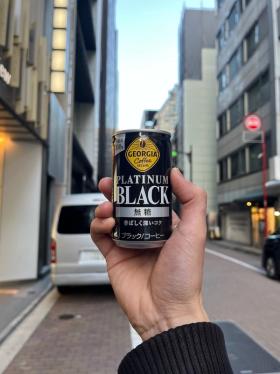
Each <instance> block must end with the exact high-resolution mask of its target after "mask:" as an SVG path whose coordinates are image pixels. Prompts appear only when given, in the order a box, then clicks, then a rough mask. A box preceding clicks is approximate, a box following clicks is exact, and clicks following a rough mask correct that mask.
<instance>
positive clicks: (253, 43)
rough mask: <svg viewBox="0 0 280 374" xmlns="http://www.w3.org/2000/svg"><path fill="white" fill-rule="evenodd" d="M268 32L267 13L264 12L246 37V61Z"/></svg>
mask: <svg viewBox="0 0 280 374" xmlns="http://www.w3.org/2000/svg"><path fill="white" fill-rule="evenodd" d="M267 32H268V19H267V11H265V12H264V13H263V14H262V15H261V16H260V19H259V20H258V22H257V23H256V24H255V25H254V26H253V27H252V28H251V30H250V31H249V33H248V35H247V37H246V43H247V54H248V60H249V59H250V58H251V57H252V56H253V54H254V53H255V51H256V49H257V48H258V46H259V44H260V43H261V42H262V41H263V39H264V38H265V37H266V35H267Z"/></svg>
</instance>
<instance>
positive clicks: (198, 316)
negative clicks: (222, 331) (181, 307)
mask: <svg viewBox="0 0 280 374" xmlns="http://www.w3.org/2000/svg"><path fill="white" fill-rule="evenodd" d="M199 322H209V318H208V316H207V313H206V311H205V310H204V308H200V310H197V311H196V312H194V313H191V314H190V313H187V314H176V315H175V314H174V315H172V316H165V317H164V316H162V317H161V318H159V319H158V320H157V321H155V322H154V324H153V325H152V326H151V327H150V328H147V329H145V330H144V331H141V332H139V334H140V336H141V338H142V340H143V341H145V340H148V339H150V338H152V337H153V336H155V335H158V334H161V333H162V332H164V331H168V330H170V329H174V328H176V327H179V326H184V325H190V324H192V323H199Z"/></svg>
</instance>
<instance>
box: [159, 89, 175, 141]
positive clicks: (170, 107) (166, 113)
mask: <svg viewBox="0 0 280 374" xmlns="http://www.w3.org/2000/svg"><path fill="white" fill-rule="evenodd" d="M177 100H178V86H177V85H175V86H174V88H173V89H172V90H171V91H170V92H169V96H168V99H167V100H166V101H165V103H164V104H163V106H162V107H161V108H160V110H159V111H158V112H157V113H156V114H155V116H154V119H155V129H158V130H164V131H169V132H170V133H171V135H172V136H174V133H175V129H176V126H177V124H178V119H179V118H178V102H177Z"/></svg>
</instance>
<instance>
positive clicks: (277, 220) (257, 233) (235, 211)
mask: <svg viewBox="0 0 280 374" xmlns="http://www.w3.org/2000/svg"><path fill="white" fill-rule="evenodd" d="M279 210H280V209H278V207H277V198H276V197H273V196H269V200H268V208H267V231H268V234H272V233H274V232H275V231H276V229H277V228H278V227H279V224H280V217H279V216H280V212H279ZM220 221H221V232H222V238H223V239H224V240H229V241H233V242H237V243H240V244H242V245H246V246H252V247H255V248H259V249H260V250H261V248H262V247H263V243H264V225H265V210H264V207H263V197H262V193H261V192H259V193H257V194H252V195H250V196H249V195H248V196H246V197H244V198H242V199H240V200H238V201H235V202H234V203H231V204H226V205H223V206H220Z"/></svg>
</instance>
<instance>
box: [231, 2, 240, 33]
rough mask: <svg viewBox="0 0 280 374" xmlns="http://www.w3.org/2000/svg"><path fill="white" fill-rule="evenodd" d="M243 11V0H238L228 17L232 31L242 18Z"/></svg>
mask: <svg viewBox="0 0 280 374" xmlns="http://www.w3.org/2000/svg"><path fill="white" fill-rule="evenodd" d="M241 13H242V0H237V1H236V3H235V4H234V6H233V7H232V9H231V12H230V14H229V17H228V26H229V32H231V31H232V30H233V29H234V28H235V26H236V25H237V24H238V22H239V20H240V16H241Z"/></svg>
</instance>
